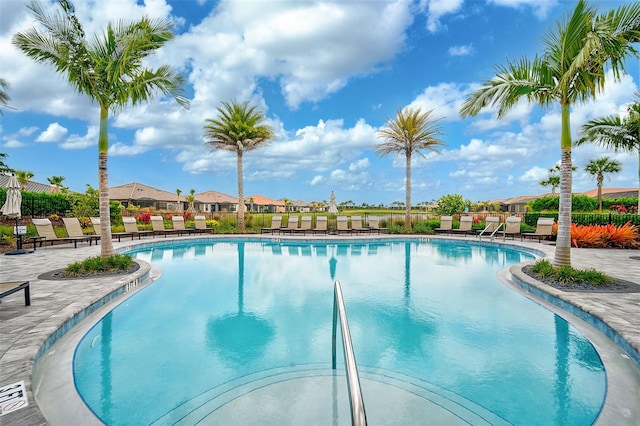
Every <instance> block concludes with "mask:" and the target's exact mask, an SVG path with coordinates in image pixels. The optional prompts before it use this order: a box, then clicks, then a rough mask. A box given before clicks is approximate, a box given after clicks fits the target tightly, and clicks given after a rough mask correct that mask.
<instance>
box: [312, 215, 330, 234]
mask: <svg viewBox="0 0 640 426" xmlns="http://www.w3.org/2000/svg"><path fill="white" fill-rule="evenodd" d="M312 231H313V233H314V234H317V233H321V234H326V233H327V232H328V231H329V230H328V228H327V217H326V216H316V227H315V228H313V229H312Z"/></svg>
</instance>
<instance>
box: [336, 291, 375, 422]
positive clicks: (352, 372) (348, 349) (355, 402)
mask: <svg viewBox="0 0 640 426" xmlns="http://www.w3.org/2000/svg"><path fill="white" fill-rule="evenodd" d="M338 314H339V315H338ZM338 316H339V317H340V333H341V334H342V347H343V349H344V351H343V352H344V364H345V373H346V375H347V391H348V394H349V403H350V404H351V424H352V425H356V426H365V425H366V424H367V415H366V413H365V411H364V401H363V399H362V389H360V377H359V375H358V366H357V365H356V357H355V355H354V354H353V345H352V344H351V333H350V332H349V322H348V321H347V311H346V309H345V307H344V299H343V298H342V288H341V287H340V281H337V280H336V282H335V284H334V286H333V330H332V336H331V337H332V350H333V354H332V358H331V366H332V368H333V369H334V370H335V369H336V328H337V322H338Z"/></svg>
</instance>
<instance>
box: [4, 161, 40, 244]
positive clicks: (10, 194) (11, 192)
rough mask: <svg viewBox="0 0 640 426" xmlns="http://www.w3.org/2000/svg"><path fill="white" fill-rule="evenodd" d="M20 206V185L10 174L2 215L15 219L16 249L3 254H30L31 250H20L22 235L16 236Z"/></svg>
mask: <svg viewBox="0 0 640 426" xmlns="http://www.w3.org/2000/svg"><path fill="white" fill-rule="evenodd" d="M20 204H22V193H21V192H20V183H18V179H17V178H16V175H15V174H13V173H12V174H11V176H10V177H9V182H8V183H7V199H6V200H5V202H4V205H3V206H2V210H1V211H2V214H3V215H5V216H8V217H13V218H15V219H16V234H17V239H18V241H17V249H16V250H12V251H9V252H7V253H5V254H25V253H31V252H32V251H33V250H24V249H23V248H22V235H21V234H18V218H19V217H20V216H22V214H21V212H20Z"/></svg>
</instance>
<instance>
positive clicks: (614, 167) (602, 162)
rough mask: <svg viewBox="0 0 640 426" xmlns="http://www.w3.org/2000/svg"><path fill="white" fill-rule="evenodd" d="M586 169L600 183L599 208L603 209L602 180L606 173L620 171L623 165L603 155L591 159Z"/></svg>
mask: <svg viewBox="0 0 640 426" xmlns="http://www.w3.org/2000/svg"><path fill="white" fill-rule="evenodd" d="M584 169H585V171H586V172H587V173H590V174H592V175H593V176H595V177H596V182H597V183H598V210H602V182H603V181H604V175H605V173H620V170H622V166H621V165H620V163H619V162H618V161H616V160H610V159H609V157H602V158H599V159H597V160H591V161H589V163H588V164H587V165H586V166H585V168H584Z"/></svg>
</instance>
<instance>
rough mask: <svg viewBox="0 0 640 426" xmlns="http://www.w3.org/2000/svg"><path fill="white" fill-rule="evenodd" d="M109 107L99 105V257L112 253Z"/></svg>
mask: <svg viewBox="0 0 640 426" xmlns="http://www.w3.org/2000/svg"><path fill="white" fill-rule="evenodd" d="M108 122H109V109H108V108H107V107H103V106H101V107H100V135H99V136H98V190H99V194H100V195H99V197H100V257H102V258H105V257H109V256H111V255H112V254H113V243H112V241H111V214H110V210H109V176H108V173H107V153H108V150H109V136H108V132H107V124H108Z"/></svg>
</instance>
